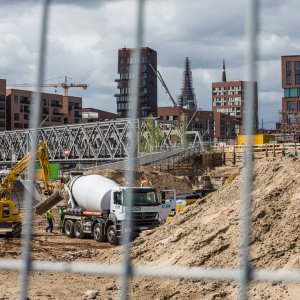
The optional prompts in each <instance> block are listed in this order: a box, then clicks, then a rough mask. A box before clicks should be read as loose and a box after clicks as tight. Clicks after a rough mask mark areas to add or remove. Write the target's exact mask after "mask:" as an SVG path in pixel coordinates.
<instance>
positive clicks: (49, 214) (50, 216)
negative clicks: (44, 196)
mask: <svg viewBox="0 0 300 300" xmlns="http://www.w3.org/2000/svg"><path fill="white" fill-rule="evenodd" d="M47 218H48V219H53V212H52V210H48V211H47Z"/></svg>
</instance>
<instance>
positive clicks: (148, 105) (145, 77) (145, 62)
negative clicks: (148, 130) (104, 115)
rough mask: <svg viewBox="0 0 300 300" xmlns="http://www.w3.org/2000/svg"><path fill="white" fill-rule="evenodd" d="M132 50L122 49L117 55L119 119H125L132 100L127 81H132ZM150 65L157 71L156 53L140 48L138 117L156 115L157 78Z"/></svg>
mask: <svg viewBox="0 0 300 300" xmlns="http://www.w3.org/2000/svg"><path fill="white" fill-rule="evenodd" d="M132 51H133V49H130V48H122V49H119V53H118V74H119V78H118V79H116V80H115V81H116V82H117V88H118V89H119V93H118V94H115V95H114V96H115V97H116V100H117V114H118V117H119V118H126V117H127V116H128V110H129V108H130V102H131V99H132V95H131V94H132V93H131V88H130V86H129V80H130V79H132V77H133V74H132V73H131V70H130V69H131V66H132V64H133V63H134V62H133V58H131V54H132ZM150 64H151V65H152V66H153V68H154V69H155V70H157V53H156V51H155V50H153V49H150V48H148V47H145V48H141V61H140V85H139V110H138V117H146V116H148V115H149V114H152V115H153V116H156V113H157V78H156V74H154V72H153V70H152V69H151V67H150Z"/></svg>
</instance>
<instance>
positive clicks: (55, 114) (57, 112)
mask: <svg viewBox="0 0 300 300" xmlns="http://www.w3.org/2000/svg"><path fill="white" fill-rule="evenodd" d="M52 115H53V116H63V115H64V114H63V113H61V112H59V111H53V112H52Z"/></svg>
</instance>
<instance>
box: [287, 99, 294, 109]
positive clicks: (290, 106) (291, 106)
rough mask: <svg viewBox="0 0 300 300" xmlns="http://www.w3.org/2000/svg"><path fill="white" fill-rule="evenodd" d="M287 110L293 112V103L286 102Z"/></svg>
mask: <svg viewBox="0 0 300 300" xmlns="http://www.w3.org/2000/svg"><path fill="white" fill-rule="evenodd" d="M287 110H288V111H293V110H294V101H288V102H287Z"/></svg>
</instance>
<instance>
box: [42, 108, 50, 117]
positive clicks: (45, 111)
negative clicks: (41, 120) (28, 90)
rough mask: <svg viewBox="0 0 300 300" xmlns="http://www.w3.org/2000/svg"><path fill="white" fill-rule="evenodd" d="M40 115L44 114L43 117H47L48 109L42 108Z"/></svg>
mask: <svg viewBox="0 0 300 300" xmlns="http://www.w3.org/2000/svg"><path fill="white" fill-rule="evenodd" d="M42 114H45V115H47V114H49V108H45V107H44V108H43V109H42Z"/></svg>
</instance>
